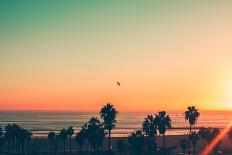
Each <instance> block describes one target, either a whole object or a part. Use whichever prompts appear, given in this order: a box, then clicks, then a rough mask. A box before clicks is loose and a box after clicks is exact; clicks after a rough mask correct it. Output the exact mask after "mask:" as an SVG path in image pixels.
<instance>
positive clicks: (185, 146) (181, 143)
mask: <svg viewBox="0 0 232 155" xmlns="http://www.w3.org/2000/svg"><path fill="white" fill-rule="evenodd" d="M179 145H180V148H181V149H182V151H183V154H185V152H186V149H187V141H186V140H185V139H181V140H180V143H179Z"/></svg>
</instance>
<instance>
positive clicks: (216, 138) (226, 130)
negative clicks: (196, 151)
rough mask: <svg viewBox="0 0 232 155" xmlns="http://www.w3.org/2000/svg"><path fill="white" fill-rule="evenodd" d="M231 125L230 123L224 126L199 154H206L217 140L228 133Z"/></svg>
mask: <svg viewBox="0 0 232 155" xmlns="http://www.w3.org/2000/svg"><path fill="white" fill-rule="evenodd" d="M231 126H232V123H230V124H229V125H228V126H227V127H226V128H224V129H223V130H222V131H221V132H220V133H219V134H218V135H217V136H216V137H215V138H214V140H213V141H212V142H211V143H210V144H209V145H208V147H207V148H206V149H205V150H204V151H203V152H202V153H201V155H208V154H209V153H210V152H211V151H212V150H213V148H214V147H215V146H216V145H217V144H218V142H219V141H220V140H221V139H222V138H223V137H224V136H225V135H226V134H227V133H228V131H229V130H230V128H231Z"/></svg>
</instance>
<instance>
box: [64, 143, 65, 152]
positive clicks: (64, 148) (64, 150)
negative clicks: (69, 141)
mask: <svg viewBox="0 0 232 155" xmlns="http://www.w3.org/2000/svg"><path fill="white" fill-rule="evenodd" d="M64 155H65V141H64Z"/></svg>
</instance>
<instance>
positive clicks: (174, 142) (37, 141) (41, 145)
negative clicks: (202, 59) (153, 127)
mask: <svg viewBox="0 0 232 155" xmlns="http://www.w3.org/2000/svg"><path fill="white" fill-rule="evenodd" d="M181 139H186V140H187V139H188V135H171V136H166V146H167V147H176V149H175V150H173V155H177V154H178V153H181V152H182V150H181V148H180V146H179V142H180V140H181ZM119 140H123V141H125V142H126V143H127V137H113V138H112V148H113V150H114V153H115V154H116V155H119V154H120V153H119V150H118V149H117V146H116V143H117V141H119ZM156 142H157V144H158V146H160V147H162V145H163V140H162V137H161V136H157V137H156ZM107 144H108V143H107V138H106V139H105V142H104V145H103V149H104V150H107ZM231 146H232V142H231V141H230V140H229V139H228V137H227V136H226V137H224V138H223V143H222V145H221V149H220V150H222V151H223V154H224V155H231V152H232V147H231ZM79 149H80V148H79V146H78V145H77V143H76V142H75V139H72V153H73V154H76V153H78V152H79ZM88 149H90V146H88ZM202 149H203V142H202V140H200V141H199V142H198V143H197V145H196V154H200V152H201V151H202ZM4 150H7V146H5V147H4ZM26 150H27V149H26ZM130 151H131V150H130V146H129V144H128V143H127V147H126V150H125V152H123V154H125V155H127V154H130ZM51 152H54V147H51V145H50V143H49V141H48V140H47V139H46V138H42V137H41V138H34V139H32V141H31V142H30V154H36V155H37V154H38V155H39V154H41V155H47V154H51ZM57 153H58V154H63V142H61V141H58V145H57ZM66 154H69V142H68V141H67V142H66Z"/></svg>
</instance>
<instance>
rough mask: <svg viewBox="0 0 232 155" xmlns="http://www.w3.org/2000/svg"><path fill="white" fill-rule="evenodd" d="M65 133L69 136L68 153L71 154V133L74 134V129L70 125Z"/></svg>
mask: <svg viewBox="0 0 232 155" xmlns="http://www.w3.org/2000/svg"><path fill="white" fill-rule="evenodd" d="M67 134H68V137H69V153H70V154H71V153H72V135H73V134H74V129H73V127H72V126H70V127H69V128H68V129H67Z"/></svg>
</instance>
